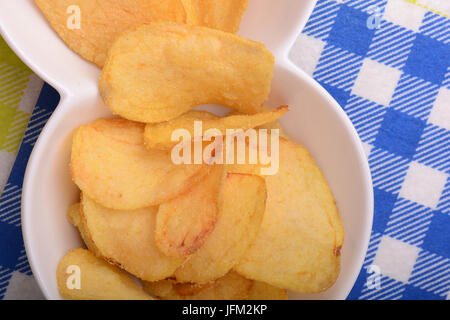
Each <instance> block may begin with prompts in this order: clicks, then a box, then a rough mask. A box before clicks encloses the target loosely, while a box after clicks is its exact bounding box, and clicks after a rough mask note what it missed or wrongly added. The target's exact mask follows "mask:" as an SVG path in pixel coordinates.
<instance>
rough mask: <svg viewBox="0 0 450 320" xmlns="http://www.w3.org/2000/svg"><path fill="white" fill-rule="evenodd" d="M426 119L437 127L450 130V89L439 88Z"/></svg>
mask: <svg viewBox="0 0 450 320" xmlns="http://www.w3.org/2000/svg"><path fill="white" fill-rule="evenodd" d="M428 121H429V122H431V123H432V124H435V125H437V126H438V127H441V128H444V129H447V130H450V90H449V89H446V88H441V90H440V91H439V93H438V95H437V97H436V101H435V102H434V105H433V109H431V113H430V117H429V118H428Z"/></svg>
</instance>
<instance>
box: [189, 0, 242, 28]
mask: <svg viewBox="0 0 450 320" xmlns="http://www.w3.org/2000/svg"><path fill="white" fill-rule="evenodd" d="M181 2H182V3H183V5H184V8H185V9H186V22H187V23H188V24H191V25H195V26H205V27H209V28H213V29H219V30H223V31H227V32H233V33H236V32H238V31H239V25H240V24H241V20H242V16H243V15H244V12H245V10H246V9H247V5H248V0H181Z"/></svg>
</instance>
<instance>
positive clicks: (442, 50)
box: [403, 34, 450, 85]
mask: <svg viewBox="0 0 450 320" xmlns="http://www.w3.org/2000/svg"><path fill="white" fill-rule="evenodd" d="M449 66H450V44H445V43H443V42H440V41H438V40H435V39H432V38H430V37H427V36H424V35H421V34H418V35H417V37H416V39H415V40H414V44H413V47H412V49H411V52H410V53H409V56H408V60H407V61H406V64H405V66H404V68H403V71H404V72H406V73H408V74H410V75H413V76H415V77H419V78H422V79H424V80H426V81H429V82H431V83H434V84H437V85H441V84H442V82H443V81H444V79H445V75H446V73H447V69H448V67H449Z"/></svg>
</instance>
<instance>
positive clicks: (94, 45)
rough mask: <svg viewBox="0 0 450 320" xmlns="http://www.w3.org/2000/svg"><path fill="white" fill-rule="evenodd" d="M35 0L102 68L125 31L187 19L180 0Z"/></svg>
mask: <svg viewBox="0 0 450 320" xmlns="http://www.w3.org/2000/svg"><path fill="white" fill-rule="evenodd" d="M35 1H36V4H37V5H38V6H39V8H40V9H41V11H42V13H43V14H44V16H45V18H46V19H47V20H48V21H49V22H50V25H51V26H52V28H53V29H54V30H55V31H56V33H58V35H59V36H60V37H61V38H62V40H63V41H64V42H65V43H66V44H67V45H68V46H69V47H70V48H71V49H72V50H73V51H75V52H76V53H78V54H79V55H80V56H82V57H83V58H84V59H86V60H88V61H91V62H93V63H95V64H96V65H97V66H99V67H100V68H102V67H103V65H104V63H105V60H106V56H107V53H108V50H109V48H110V47H111V45H112V44H113V42H114V40H115V39H116V38H117V37H118V36H119V35H120V34H121V33H122V32H123V31H125V30H127V29H129V28H131V27H133V26H136V25H141V24H144V23H149V22H152V21H175V22H181V23H182V22H184V21H185V20H186V13H185V10H184V7H183V5H182V3H181V1H180V0H165V1H160V0H101V1H93V0H57V1H55V0H35Z"/></svg>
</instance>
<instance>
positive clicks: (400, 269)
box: [373, 236, 420, 283]
mask: <svg viewBox="0 0 450 320" xmlns="http://www.w3.org/2000/svg"><path fill="white" fill-rule="evenodd" d="M419 251H420V249H419V248H417V247H415V246H412V245H410V244H407V243H404V242H402V241H400V240H396V239H393V238H391V237H388V236H383V237H382V238H381V242H380V244H379V247H378V251H377V255H376V256H375V259H374V262H373V264H374V265H376V266H377V267H379V268H380V272H381V274H383V275H385V276H388V277H390V278H392V279H395V280H397V281H401V282H403V283H408V280H409V278H410V276H411V273H412V271H413V268H414V264H415V263H416V260H417V257H418V255H419Z"/></svg>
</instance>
